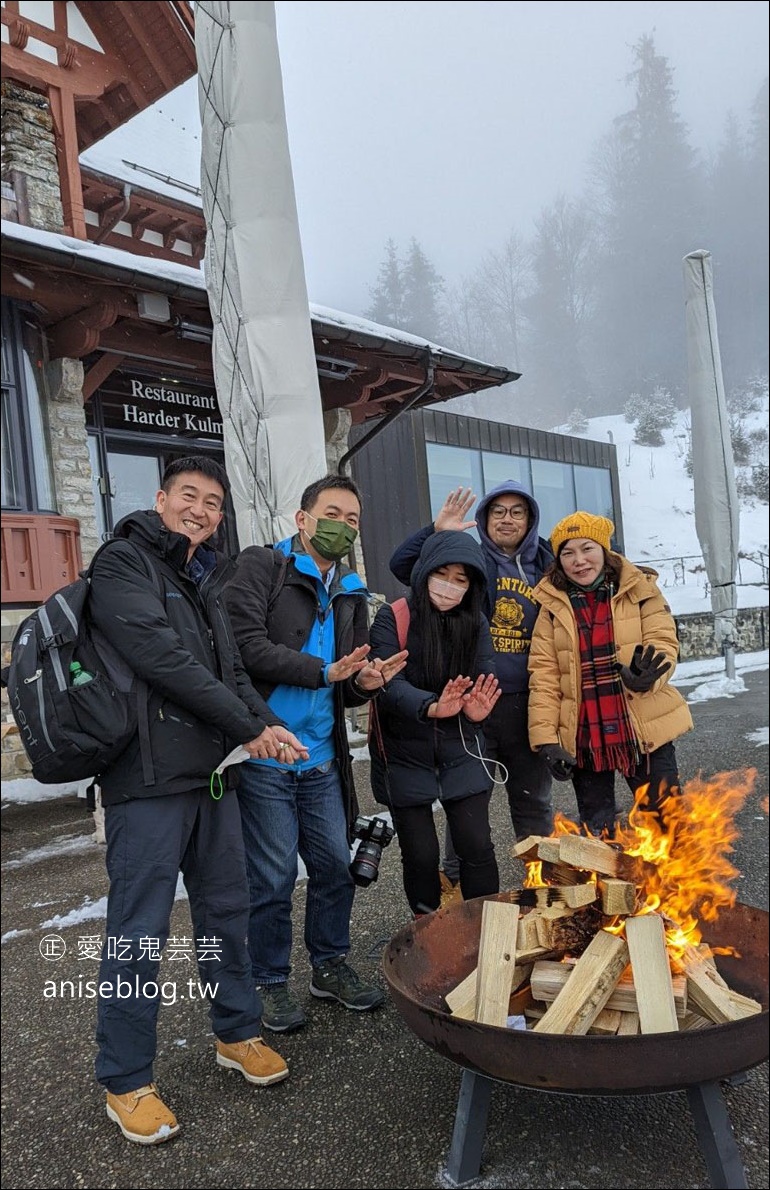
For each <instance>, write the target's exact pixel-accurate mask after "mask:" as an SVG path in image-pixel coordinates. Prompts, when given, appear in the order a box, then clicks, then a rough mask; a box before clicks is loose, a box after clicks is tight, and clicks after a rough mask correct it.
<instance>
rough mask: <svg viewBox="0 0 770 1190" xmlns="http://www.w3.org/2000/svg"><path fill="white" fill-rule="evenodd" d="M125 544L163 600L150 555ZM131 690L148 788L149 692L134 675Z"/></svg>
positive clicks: (151, 768)
mask: <svg viewBox="0 0 770 1190" xmlns="http://www.w3.org/2000/svg"><path fill="white" fill-rule="evenodd" d="M115 541H116V538H114V537H113V538H111V539H110V540H109V541H105V542H104V543H103V544H102V545H100V546H99V548H98V550H97V551H96V553H95V554H94V556H93V558H92V559H91V562H90V564H89V566H88V568H87V569H86V570H84V571H82V572H81V575H82V577H83V578H85V579H88V581H89V582H90V581H91V575H92V573H93V569H94V563H95V562H96V559H97V558H98V557H99V555H100V554H101V553H102V551H103V550H106V549H107V547H108V546H110V545H113V544H114V542H115ZM126 544H127V545H129V546H130V547H131V549H132V551H133V552H134V553H135V554H136V556H137V558H138V559H139V561H140V563H141V565H142V568H143V569H144V571H145V573H146V574H147V575H148V576H149V577H150V578H151V579H152V582H153V585H154V587H155V590H156V591H157V593H158V594H159V595H160V597H161V599H163V596H164V591H163V583H162V581H161V577H160V575H159V573H158V571H157V569H156V567H155V566H153V563H152V558H151V557H150V555H149V554H148V553H147V551H146V550H142V549H140V548H139V547H138V546H136V545H134V544H133V543H132V542H130V541H129V542H127V543H126ZM132 690H133V692H134V695H135V697H136V725H137V732H138V734H139V755H140V757H141V761H142V779H143V781H144V784H145V786H146V787H148V788H149V787H150V786H152V785H154V784H155V765H154V762H153V758H152V747H151V744H150V711H149V701H150V691H149V689H148V686H147V683H146V682H144V681H142V679H141V678H138V677H136V675H134V680H133V685H132Z"/></svg>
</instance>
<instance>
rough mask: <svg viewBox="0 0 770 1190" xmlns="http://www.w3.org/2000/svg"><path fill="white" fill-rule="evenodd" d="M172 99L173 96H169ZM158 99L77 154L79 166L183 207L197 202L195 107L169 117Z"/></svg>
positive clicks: (198, 130) (198, 139)
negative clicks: (148, 191) (162, 196)
mask: <svg viewBox="0 0 770 1190" xmlns="http://www.w3.org/2000/svg"><path fill="white" fill-rule="evenodd" d="M172 94H173V92H172ZM166 98H167V97H164V98H163V99H159V100H158V101H157V103H153V104H151V105H150V107H148V108H145V110H144V111H142V112H139V113H138V114H137V115H136V116H134V117H133V119H131V120H129V121H128V122H127V123H125V124H122V125H121V126H120V128H116V129H115V130H114V131H113V132H110V133H108V135H107V136H105V137H103V139H102V140H100V141H97V143H96V144H95V145H91V147H90V148H88V149H86V151H85V152H84V153H81V154H80V163H81V165H82V166H84V167H85V168H87V169H92V170H95V171H96V172H97V173H102V174H109V176H110V177H112V178H119V179H120V180H121V181H122V182H130V183H131V184H132V185H133V186H139V187H141V188H142V189H144V190H151V191H152V192H153V193H154V194H162V195H165V196H166V197H167V198H175V199H177V200H178V201H179V202H186V203H187V204H188V205H189V206H195V207H200V206H201V205H202V203H201V191H200V185H201V126H200V119H199V116H198V112H197V108H196V107H195V106H194V105H192V106H191V108H190V113H189V116H188V115H185V116H184V117H179V116H174V115H173V113H172V112H171V111H170V110H168V106H167V104H166Z"/></svg>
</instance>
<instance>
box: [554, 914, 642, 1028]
mask: <svg viewBox="0 0 770 1190" xmlns="http://www.w3.org/2000/svg"><path fill="white" fill-rule="evenodd" d="M627 962H628V946H627V944H626V943H625V941H624V940H623V939H622V938H620V937H619V936H618V935H617V934H608V933H607V932H606V930H601V931H600V932H599V933H598V934H596V935H595V936H594V937H593V938H592V939H591V943H590V945H589V946H588V948H587V949H586V950H585V952H584V953H583V954H582V955H581V956H580V958H579V959H578V961H577V963H576V964H575V968H574V970H573V972H572V975H571V976H570V978H569V980H568V982H567V983H566V984H565V985H564V987H563V988H562V990H561V991H560V992H559V994H558V996H557V997H556V999H555V1000H554V1002H553V1003H552V1004H551V1005H550V1007H549V1008H548V1010H547V1012H546V1014H545V1016H544V1017H543V1018H542V1020H540V1021H538V1022H537V1024H536V1025H535V1028H534V1032H535V1033H568V1034H583V1033H587V1032H588V1030H589V1029H590V1027H591V1025H592V1024H593V1023H594V1021H595V1020H596V1018H597V1016H598V1015H599V1013H600V1012H601V1010H602V1009H603V1008H604V1006H605V1004H606V1003H607V1001H608V1000H609V998H610V996H611V995H612V993H613V991H614V990H615V987H616V985H617V982H618V980H619V978H620V976H621V974H622V971H623V968H624V967H625V966H626V964H627Z"/></svg>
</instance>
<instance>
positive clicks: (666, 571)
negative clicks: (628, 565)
mask: <svg viewBox="0 0 770 1190" xmlns="http://www.w3.org/2000/svg"><path fill="white" fill-rule="evenodd" d="M688 562H694V563H696V565H694V566H689V567H688V566H687V563H688ZM636 565H637V566H652V567H653V568H654V569H655V570H657V571H658V572H659V574H660V578H661V580H662V583H663V586H669V585H673V586H684V585H685V584H686V583H687V581H688V577H687V576H688V574H689V575H691V576H693V578H694V579H695V580H696V581H697V580H698V579H699V578H700V576H703V583H704V587H705V590H706V594H708V593H709V590H710V584H709V581H708V576H707V574H706V565H705V563H704V561H703V555H702V554H679V555H676V556H674V557H672V558H644V559H642V560H641V561H637V562H636ZM669 578H671V579H672V580H673V581H672V583H671V584H669V582H668V579H669ZM769 578H770V558H769V557H768V555H767V554H766V553H765V552H764V551H763V550H754V551H753V552H752V553H750V554H745V553H741V554H739V555H738V565H737V567H736V574H735V581H736V583H737V585H738V586H739V587H766V586H768V580H769Z"/></svg>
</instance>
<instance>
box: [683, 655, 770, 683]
mask: <svg viewBox="0 0 770 1190" xmlns="http://www.w3.org/2000/svg"><path fill="white" fill-rule="evenodd" d="M768 665H770V654H768V652H767V650H763V651H762V652H758V653H736V655H735V669H736V672H737V673H741V674H751V673H758V672H759V671H760V670H765V669H767V668H768ZM724 672H725V660H724V657H705V658H703V659H702V660H700V661H683V662H681V664H680V665H677V667H676V673H675V674H674V676H673V678H672V680H671V685H672V686H681V687H686V686H694V685H697V684H698V683H699V682H700V681H701V679H702V678H706V677H708V678H711V677H714V678H718V677H721V676H724Z"/></svg>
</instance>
